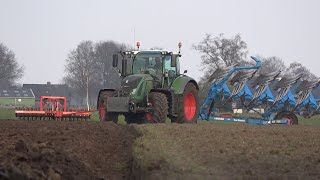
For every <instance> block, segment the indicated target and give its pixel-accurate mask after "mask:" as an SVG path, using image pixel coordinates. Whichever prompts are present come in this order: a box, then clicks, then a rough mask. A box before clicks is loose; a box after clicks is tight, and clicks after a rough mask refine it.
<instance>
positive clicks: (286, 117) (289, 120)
mask: <svg viewBox="0 0 320 180" xmlns="http://www.w3.org/2000/svg"><path fill="white" fill-rule="evenodd" d="M282 119H285V120H287V121H288V123H287V124H289V125H293V119H292V118H291V117H290V116H283V117H282Z"/></svg>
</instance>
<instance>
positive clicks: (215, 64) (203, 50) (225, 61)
mask: <svg viewBox="0 0 320 180" xmlns="http://www.w3.org/2000/svg"><path fill="white" fill-rule="evenodd" d="M193 49H195V50H197V51H198V52H199V53H200V54H201V60H202V61H201V70H202V71H204V75H203V76H202V77H201V79H200V81H199V86H200V92H199V97H200V101H203V99H204V98H205V97H206V95H207V92H208V90H209V88H210V84H208V82H207V81H208V79H209V77H210V76H211V74H212V73H213V72H214V71H215V70H216V69H217V68H219V67H224V66H230V65H232V64H234V63H240V64H242V65H244V64H248V63H250V62H248V61H246V58H247V54H248V50H247V44H246V42H245V41H243V40H242V39H241V36H240V35H239V34H237V35H236V36H234V37H231V38H226V37H224V34H220V35H219V36H216V37H213V36H212V35H211V34H206V35H205V37H204V39H203V40H202V41H201V42H200V43H199V44H198V45H193Z"/></svg>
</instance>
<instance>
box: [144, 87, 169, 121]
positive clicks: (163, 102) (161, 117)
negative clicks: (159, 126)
mask: <svg viewBox="0 0 320 180" xmlns="http://www.w3.org/2000/svg"><path fill="white" fill-rule="evenodd" d="M149 103H151V105H152V108H153V112H152V113H149V112H147V113H146V114H145V117H144V118H145V122H146V123H164V122H166V119H167V116H168V100H167V96H166V95H165V94H163V93H160V92H151V93H150V94H149Z"/></svg>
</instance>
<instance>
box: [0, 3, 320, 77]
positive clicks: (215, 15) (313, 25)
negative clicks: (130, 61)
mask: <svg viewBox="0 0 320 180" xmlns="http://www.w3.org/2000/svg"><path fill="white" fill-rule="evenodd" d="M0 20H1V21H0V22H1V25H0V42H2V43H4V44H5V45H6V46H7V47H8V48H9V49H11V50H12V51H14V52H15V54H16V57H17V59H18V61H19V63H21V64H23V65H24V66H25V75H24V77H23V78H22V79H21V81H20V82H21V83H46V82H47V81H51V82H52V83H59V82H60V81H61V79H62V76H63V74H64V65H65V59H66V57H67V54H68V52H69V51H70V50H72V49H74V48H76V46H77V44H79V42H81V41H82V40H92V41H95V42H97V41H101V40H114V41H117V42H122V43H127V44H131V45H132V44H133V41H134V33H133V32H134V29H135V39H136V40H137V41H140V42H141V48H142V49H149V48H151V47H154V46H157V47H163V48H164V49H167V50H170V51H177V49H178V48H177V44H178V42H179V41H181V42H182V44H183V46H182V55H183V56H182V59H181V62H182V70H184V69H187V70H188V75H189V76H192V77H194V78H196V79H197V80H198V79H199V77H200V76H202V75H203V74H202V72H200V71H199V69H200V62H201V59H200V54H198V53H197V52H196V51H195V50H192V47H191V46H192V45H193V44H197V43H199V42H200V41H201V40H202V38H203V37H204V35H205V34H206V33H211V34H213V35H218V34H220V33H225V34H226V36H234V35H235V34H237V33H240V34H241V36H242V38H243V40H245V41H246V42H247V45H248V48H249V54H250V55H262V56H278V57H280V58H282V59H283V60H284V61H285V63H286V65H289V63H290V62H293V61H298V62H300V63H302V64H303V65H305V66H307V67H308V68H310V70H311V71H312V72H313V73H315V74H316V75H318V76H320V71H319V70H318V69H319V68H320V66H319V61H320V57H319V52H320V45H319V43H320V1H319V0H304V1H303V0H223V1H221V0H219V1H218V0H207V1H205V0H197V1H191V0H181V1H178V0H159V1H152V0H128V1H121V0H118V1H107V0H90V1H89V0H73V1H72V0H52V1H48V0H20V1H19V0H0Z"/></svg>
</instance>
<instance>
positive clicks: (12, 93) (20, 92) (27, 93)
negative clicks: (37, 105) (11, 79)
mask: <svg viewBox="0 0 320 180" xmlns="http://www.w3.org/2000/svg"><path fill="white" fill-rule="evenodd" d="M0 97H2V98H3V97H5V98H34V97H35V96H34V94H33V92H32V90H31V89H15V88H10V89H0Z"/></svg>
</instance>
